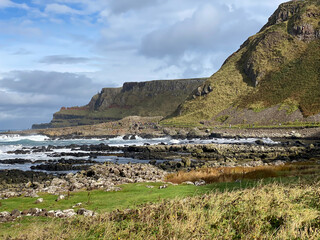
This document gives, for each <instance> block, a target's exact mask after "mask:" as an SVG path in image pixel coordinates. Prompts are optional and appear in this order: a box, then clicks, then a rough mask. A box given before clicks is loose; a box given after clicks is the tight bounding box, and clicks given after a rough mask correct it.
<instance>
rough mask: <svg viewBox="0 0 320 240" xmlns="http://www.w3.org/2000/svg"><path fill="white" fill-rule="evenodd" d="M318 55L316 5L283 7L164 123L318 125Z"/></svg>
mask: <svg viewBox="0 0 320 240" xmlns="http://www.w3.org/2000/svg"><path fill="white" fill-rule="evenodd" d="M319 50H320V1H319V0H305V1H290V2H287V3H283V4H281V5H280V6H279V8H278V9H277V10H276V11H275V13H274V14H273V15H272V16H271V17H270V18H269V21H268V23H267V24H266V25H265V26H264V27H263V28H262V29H261V30H260V32H258V33H257V34H256V35H254V36H252V37H250V38H249V39H248V40H247V41H246V42H245V43H244V44H243V45H242V46H241V47H240V49H239V50H238V51H237V52H235V53H234V54H232V55H231V56H230V57H229V58H228V59H227V60H226V61H225V63H224V64H223V66H222V67H221V69H220V70H219V71H218V72H217V73H215V74H214V75H212V76H211V77H210V78H209V79H208V80H207V81H206V82H204V83H203V84H202V85H201V86H200V87H199V88H198V89H196V90H195V91H194V92H193V93H192V94H191V95H190V96H189V98H188V100H187V101H186V102H184V103H183V104H181V105H180V106H179V107H178V109H177V111H175V113H174V114H173V117H171V118H169V119H167V120H165V122H166V123H171V124H186V123H196V124H197V123H199V122H200V123H204V122H206V123H208V124H210V125H229V124H260V125H272V124H280V123H281V124H285V123H288V122H295V121H299V122H320V114H319V113H320V51H319Z"/></svg>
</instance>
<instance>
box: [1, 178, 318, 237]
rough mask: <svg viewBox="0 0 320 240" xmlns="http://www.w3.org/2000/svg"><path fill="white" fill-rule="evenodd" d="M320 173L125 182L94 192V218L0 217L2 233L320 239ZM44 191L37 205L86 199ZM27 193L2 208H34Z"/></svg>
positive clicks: (62, 205) (63, 205) (91, 204)
mask: <svg viewBox="0 0 320 240" xmlns="http://www.w3.org/2000/svg"><path fill="white" fill-rule="evenodd" d="M319 180H320V178H319V177H317V176H315V175H308V176H303V177H301V178H297V177H290V178H270V179H265V180H260V181H252V180H251V181H250V180H248V181H242V182H232V183H215V184H210V185H206V186H201V187H195V186H192V185H191V186H190V185H180V186H169V187H168V188H166V189H157V188H154V189H148V188H146V185H154V186H155V187H158V186H159V184H129V185H125V186H123V190H122V191H120V192H109V193H106V192H102V191H92V192H91V198H90V201H89V204H88V205H85V207H86V208H88V209H96V210H99V212H100V214H99V215H98V216H97V217H95V218H84V217H75V218H72V219H51V218H41V217H24V218H21V219H19V220H16V221H15V222H12V223H3V224H0V238H1V239H318V238H319V236H320V235H319V234H320V233H319V229H320V222H319V219H320V201H319V200H320V199H319V196H320V188H319V187H320V182H319ZM43 197H44V198H45V202H44V205H43V206H40V205H39V207H48V208H50V207H53V208H55V207H59V208H60V209H63V208H70V206H71V205H72V204H73V203H75V202H78V201H81V202H86V201H88V195H87V192H82V193H75V194H74V195H71V197H70V198H69V199H66V200H63V201H61V203H53V202H54V198H53V197H51V196H50V197H49V196H43ZM25 200H26V199H13V200H4V201H2V207H1V211H2V210H3V209H8V210H10V209H12V208H17V207H18V206H24V207H34V205H33V203H32V201H31V200H28V201H27V202H25ZM33 200H34V199H33ZM21 202H25V203H24V204H25V205H21ZM147 202H149V203H147ZM142 203H147V204H144V205H140V204H142ZM54 204H57V205H54ZM127 208H130V209H131V210H126V209H127ZM115 209H116V210H115ZM111 210H114V211H111Z"/></svg>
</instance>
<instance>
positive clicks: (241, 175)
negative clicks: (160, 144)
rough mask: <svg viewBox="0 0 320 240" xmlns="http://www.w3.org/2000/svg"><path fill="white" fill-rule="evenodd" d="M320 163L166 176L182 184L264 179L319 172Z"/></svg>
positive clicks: (192, 172)
mask: <svg viewBox="0 0 320 240" xmlns="http://www.w3.org/2000/svg"><path fill="white" fill-rule="evenodd" d="M319 172H320V165H319V164H315V163H312V162H310V163H306V162H304V163H295V164H285V165H279V166H259V167H217V168H203V169H198V170H193V171H190V172H185V171H180V172H178V173H172V174H169V175H167V176H166V181H168V182H172V183H178V184H181V183H183V182H187V181H191V182H195V181H198V180H200V179H202V180H204V181H205V182H206V183H218V182H234V181H238V180H242V179H262V178H270V177H278V176H293V175H294V176H297V175H303V174H311V173H319Z"/></svg>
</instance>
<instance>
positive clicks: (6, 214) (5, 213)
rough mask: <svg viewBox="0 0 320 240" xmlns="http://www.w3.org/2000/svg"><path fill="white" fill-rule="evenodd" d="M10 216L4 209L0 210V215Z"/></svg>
mask: <svg viewBox="0 0 320 240" xmlns="http://www.w3.org/2000/svg"><path fill="white" fill-rule="evenodd" d="M7 216H10V213H9V212H7V211H5V212H0V217H7Z"/></svg>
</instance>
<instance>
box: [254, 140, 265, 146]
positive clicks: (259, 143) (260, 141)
mask: <svg viewBox="0 0 320 240" xmlns="http://www.w3.org/2000/svg"><path fill="white" fill-rule="evenodd" d="M255 143H256V144H257V145H264V142H263V141H262V140H257V141H255Z"/></svg>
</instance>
